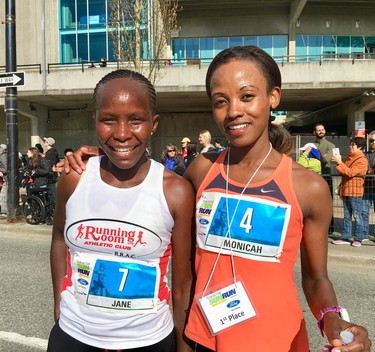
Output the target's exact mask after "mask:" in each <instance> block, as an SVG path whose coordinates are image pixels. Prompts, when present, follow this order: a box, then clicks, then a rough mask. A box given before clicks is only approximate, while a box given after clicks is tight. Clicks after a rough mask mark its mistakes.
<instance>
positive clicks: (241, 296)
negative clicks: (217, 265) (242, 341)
mask: <svg viewBox="0 0 375 352" xmlns="http://www.w3.org/2000/svg"><path fill="white" fill-rule="evenodd" d="M195 298H196V299H197V300H198V303H199V307H200V309H201V311H202V313H203V315H204V317H205V319H206V322H207V324H208V326H209V328H210V331H211V334H212V335H217V334H218V333H220V332H221V331H223V330H225V329H228V328H230V327H233V326H235V325H238V324H240V323H243V322H244V321H246V320H248V319H251V318H254V317H255V316H256V313H255V310H254V307H253V305H252V304H251V302H250V299H249V297H248V295H247V293H246V291H245V289H244V287H243V285H242V282H241V281H237V282H236V283H232V284H231V285H227V286H225V287H223V288H221V289H219V290H216V291H215V292H211V293H209V294H207V295H204V294H203V295H202V294H201V295H196V297H195Z"/></svg>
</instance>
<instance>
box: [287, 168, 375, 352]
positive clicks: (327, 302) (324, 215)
mask: <svg viewBox="0 0 375 352" xmlns="http://www.w3.org/2000/svg"><path fill="white" fill-rule="evenodd" d="M293 182H294V185H295V189H296V193H297V198H298V200H299V203H300V206H301V209H302V212H303V216H304V219H303V222H304V227H303V238H302V243H301V269H302V286H303V290H304V293H305V296H306V300H307V302H308V304H309V307H310V309H311V312H312V313H313V315H314V316H315V317H316V318H317V319H318V318H319V315H320V312H321V311H322V310H323V309H324V308H326V307H330V306H337V305H338V303H337V298H336V294H335V291H334V289H333V286H332V283H331V281H330V280H329V278H328V272H327V253H328V239H327V236H328V227H329V223H330V220H331V217H332V210H333V205H332V198H331V195H330V192H329V188H328V184H327V183H326V182H325V181H324V179H323V178H322V177H321V176H319V175H317V174H314V173H310V172H307V171H306V170H305V169H301V168H300V167H298V168H297V167H295V168H294V171H293ZM322 205H324V206H322ZM343 330H349V331H351V332H353V333H354V334H355V340H354V342H352V343H351V344H350V345H348V347H349V346H350V347H351V348H352V349H350V351H366V352H367V351H370V345H371V342H370V340H369V339H368V333H367V330H366V329H365V328H363V327H360V326H358V325H355V324H352V323H349V322H346V321H344V320H342V319H341V318H340V316H339V315H338V314H337V313H327V314H325V316H324V332H325V334H326V336H327V338H328V340H329V342H330V343H331V345H332V346H342V342H341V339H340V337H339V334H340V332H341V331H343ZM361 346H362V347H361ZM339 350H342V351H346V350H345V349H340V348H339V349H337V351H339Z"/></svg>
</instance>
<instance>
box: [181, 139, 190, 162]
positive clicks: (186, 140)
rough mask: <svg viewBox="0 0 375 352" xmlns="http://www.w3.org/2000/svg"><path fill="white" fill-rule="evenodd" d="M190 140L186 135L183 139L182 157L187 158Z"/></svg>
mask: <svg viewBox="0 0 375 352" xmlns="http://www.w3.org/2000/svg"><path fill="white" fill-rule="evenodd" d="M189 142H190V138H188V137H184V138H182V140H181V152H180V153H181V157H182V159H185V157H186V155H187V148H186V146H187V144H188V143H189Z"/></svg>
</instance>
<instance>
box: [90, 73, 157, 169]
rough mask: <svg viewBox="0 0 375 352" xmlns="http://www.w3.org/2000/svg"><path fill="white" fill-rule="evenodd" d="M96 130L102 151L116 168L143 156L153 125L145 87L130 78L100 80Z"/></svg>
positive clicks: (134, 163)
mask: <svg viewBox="0 0 375 352" xmlns="http://www.w3.org/2000/svg"><path fill="white" fill-rule="evenodd" d="M95 121H96V133H97V137H98V140H99V143H100V146H101V147H102V149H103V151H104V152H105V154H106V155H107V156H108V158H109V160H110V161H111V162H112V163H113V164H114V165H115V166H116V167H117V168H119V169H130V168H133V167H135V166H137V165H138V164H139V163H143V162H145V161H146V160H147V158H146V156H145V151H146V147H147V146H148V144H149V141H150V137H151V133H152V132H154V131H155V130H156V128H157V124H158V121H159V116H158V115H153V113H152V109H151V107H150V99H149V92H148V89H147V87H146V86H145V85H144V84H142V83H140V82H138V81H136V80H134V79H131V78H117V79H112V80H110V81H108V82H106V83H105V84H103V85H102V86H101V87H100V89H99V90H98V94H97V98H96V111H95Z"/></svg>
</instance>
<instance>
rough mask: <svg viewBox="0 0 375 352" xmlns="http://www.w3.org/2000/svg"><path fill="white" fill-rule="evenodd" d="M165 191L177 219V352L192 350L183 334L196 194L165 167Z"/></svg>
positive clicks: (174, 297)
mask: <svg viewBox="0 0 375 352" xmlns="http://www.w3.org/2000/svg"><path fill="white" fill-rule="evenodd" d="M164 194H165V197H166V199H167V202H168V206H169V209H170V212H171V214H172V216H173V219H174V227H173V230H172V302H173V318H174V324H175V330H176V338H177V352H185V351H192V349H191V347H190V346H189V341H188V340H187V338H186V337H185V336H184V329H185V324H186V320H187V314H188V309H189V306H190V302H191V297H192V277H193V274H192V271H193V263H192V246H191V244H192V237H191V228H192V225H193V216H194V203H195V194H194V190H193V187H192V186H191V184H190V183H189V182H188V181H186V180H184V179H183V178H181V177H178V176H176V175H175V174H174V173H172V172H170V171H168V170H165V171H164Z"/></svg>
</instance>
